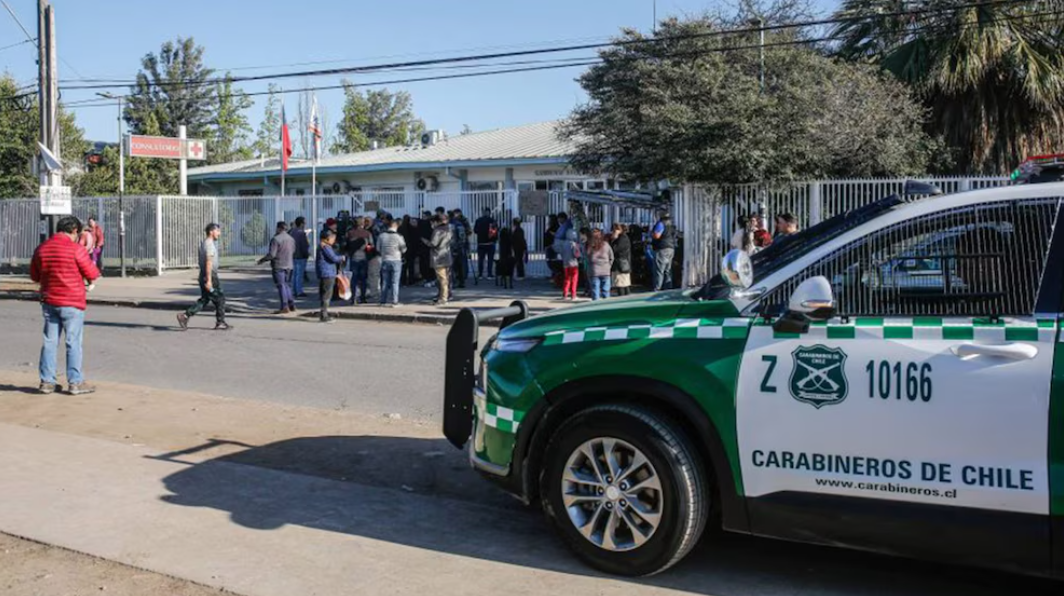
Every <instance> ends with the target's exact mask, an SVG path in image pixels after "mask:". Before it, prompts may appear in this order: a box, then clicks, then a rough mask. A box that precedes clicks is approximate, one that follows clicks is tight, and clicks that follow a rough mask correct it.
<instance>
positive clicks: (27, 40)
mask: <svg viewBox="0 0 1064 596" xmlns="http://www.w3.org/2000/svg"><path fill="white" fill-rule="evenodd" d="M35 41H37V40H36V39H23V40H22V41H20V42H18V43H13V44H11V45H9V46H0V52H3V51H4V50H10V49H11V48H17V47H19V46H20V45H22V44H26V43H33V42H35Z"/></svg>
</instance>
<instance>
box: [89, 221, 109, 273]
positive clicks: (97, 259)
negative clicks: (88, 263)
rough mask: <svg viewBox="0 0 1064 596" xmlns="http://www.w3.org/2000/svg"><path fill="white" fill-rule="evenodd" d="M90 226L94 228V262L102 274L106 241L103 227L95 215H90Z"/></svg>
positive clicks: (91, 228)
mask: <svg viewBox="0 0 1064 596" xmlns="http://www.w3.org/2000/svg"><path fill="white" fill-rule="evenodd" d="M88 227H89V229H90V230H92V238H93V241H94V242H93V249H92V255H91V256H92V264H93V265H96V268H97V269H99V270H100V275H103V265H102V263H103V244H104V241H105V238H104V233H103V228H102V227H100V223H99V222H98V221H96V218H95V217H89V220H88Z"/></svg>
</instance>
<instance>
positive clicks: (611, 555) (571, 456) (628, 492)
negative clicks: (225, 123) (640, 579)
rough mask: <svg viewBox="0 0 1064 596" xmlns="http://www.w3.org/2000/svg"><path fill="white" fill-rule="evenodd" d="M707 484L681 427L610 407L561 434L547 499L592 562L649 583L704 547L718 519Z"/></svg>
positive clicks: (570, 423)
mask: <svg viewBox="0 0 1064 596" xmlns="http://www.w3.org/2000/svg"><path fill="white" fill-rule="evenodd" d="M607 452H609V453H611V454H612V456H611V458H610V462H611V463H607V457H606V453H607ZM595 466H597V468H596V467H595ZM614 472H616V474H614V475H615V476H616V477H611V476H610V475H611V474H613V473H614ZM655 478H656V481H654V479H655ZM706 479H707V474H706V471H705V469H704V468H703V467H702V462H701V458H700V457H699V454H698V452H697V451H696V450H695V449H694V448H693V446H692V443H691V441H690V439H689V438H688V437H687V436H686V434H685V433H684V432H683V430H682V429H681V428H680V427H679V425H677V424H676V423H675V422H673V421H672V420H670V419H669V418H668V417H666V416H663V415H661V414H659V413H657V412H655V411H653V410H651V409H648V408H644V407H640V406H633V405H623V404H610V405H601V406H595V407H592V408H589V409H586V410H583V411H581V412H580V413H578V414H576V415H575V416H573V417H571V418H570V419H568V420H567V421H566V422H565V423H564V424H562V425H561V426H560V427H559V429H558V430H557V432H555V434H554V435H553V436H552V438H551V440H550V442H549V443H548V445H547V448H546V453H545V459H544V465H543V468H542V470H541V474H540V496H541V500H542V504H543V509H544V511H545V512H546V513H547V516H548V517H549V518H550V519H551V521H552V523H553V524H554V526H555V528H556V530H557V531H558V533H559V534H560V535H561V537H562V538H563V540H564V541H565V542H566V543H567V544H568V545H569V547H570V548H571V549H572V550H573V551H574V552H575V553H576V554H577V556H579V557H580V558H581V559H582V560H583V561H584V562H586V563H587V564H589V565H590V566H592V567H594V568H596V569H599V570H601V571H605V572H607V573H612V574H616V575H624V576H646V575H653V574H655V573H660V572H661V571H664V570H665V569H668V568H669V567H671V566H672V565H675V564H676V563H677V562H679V561H680V559H682V558H683V557H684V556H685V555H686V554H687V553H688V551H690V550H691V548H692V547H693V546H694V545H695V544H696V543H697V542H698V539H699V537H700V536H701V535H702V531H703V529H704V528H705V525H706V520H707V518H708V517H709V512H710V498H709V497H710V490H709V486H708V483H707V481H706ZM607 481H609V482H607Z"/></svg>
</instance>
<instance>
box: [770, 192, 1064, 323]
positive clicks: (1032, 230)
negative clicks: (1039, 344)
mask: <svg viewBox="0 0 1064 596" xmlns="http://www.w3.org/2000/svg"><path fill="white" fill-rule="evenodd" d="M1059 206H1060V199H1058V198H1053V199H1038V200H1033V201H1021V202H1003V203H995V204H988V205H977V206H972V207H964V208H960V209H955V210H952V211H949V212H945V213H936V214H932V215H928V216H924V217H920V218H915V219H911V220H908V221H905V222H903V223H900V224H897V225H895V226H892V227H890V228H887V229H885V230H882V231H880V232H877V233H875V234H872V235H869V236H868V237H865V238H862V239H861V240H858V241H856V242H854V243H851V244H849V245H847V246H845V247H843V248H841V249H840V250H837V251H835V252H834V253H832V254H830V255H828V256H827V257H826V258H824V259H821V260H819V261H818V262H817V263H816V264H814V265H812V266H810V267H809V268H807V269H806V270H805V271H803V272H802V273H801V274H799V275H796V276H794V277H792V278H791V279H789V280H787V281H786V282H784V283H783V284H781V285H780V286H777V287H776V288H774V289H773V290H771V291H770V292H769V293H767V294H766V295H765V296H764V297H763V298H762V300H761V304H762V305H765V306H767V307H769V308H772V307H775V306H776V305H779V304H785V303H786V302H787V300H788V298H789V297H790V295H791V293H792V292H793V291H794V289H795V288H796V287H797V286H798V284H799V283H801V282H802V281H804V280H806V279H808V278H810V277H813V276H816V275H822V276H824V277H826V278H827V279H828V281H829V282H830V283H831V285H832V288H833V290H834V293H835V301H836V308H837V310H838V313H839V314H840V315H876V316H884V315H903V316H904V315H930V316H955V315H956V316H964V315H971V316H980V315H1029V314H1031V313H1032V312H1034V303H1035V298H1036V295H1037V292H1038V284H1039V282H1040V280H1041V277H1042V270H1043V268H1044V266H1045V262H1046V254H1047V251H1048V249H1049V239H1050V236H1051V233H1052V228H1053V222H1054V220H1055V217H1056V212H1057V209H1058V208H1059Z"/></svg>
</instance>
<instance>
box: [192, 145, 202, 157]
mask: <svg viewBox="0 0 1064 596" xmlns="http://www.w3.org/2000/svg"><path fill="white" fill-rule="evenodd" d="M189 153H191V154H192V157H199V156H200V153H203V147H200V144H199V143H192V146H191V147H190V148H189Z"/></svg>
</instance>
